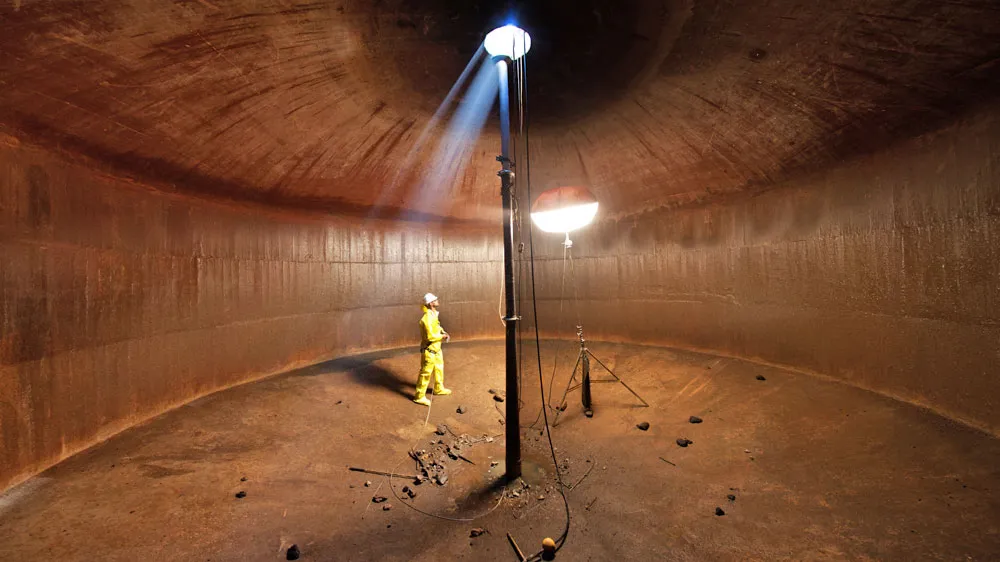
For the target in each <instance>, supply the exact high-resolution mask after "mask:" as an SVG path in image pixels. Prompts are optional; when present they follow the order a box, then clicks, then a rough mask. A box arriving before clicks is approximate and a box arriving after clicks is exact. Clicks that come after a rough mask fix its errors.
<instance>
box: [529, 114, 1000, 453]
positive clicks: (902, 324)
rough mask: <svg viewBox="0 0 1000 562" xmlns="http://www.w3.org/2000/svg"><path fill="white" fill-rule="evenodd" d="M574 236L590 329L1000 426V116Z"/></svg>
mask: <svg viewBox="0 0 1000 562" xmlns="http://www.w3.org/2000/svg"><path fill="white" fill-rule="evenodd" d="M574 239H575V242H576V245H575V247H574V249H573V251H574V253H575V255H576V256H577V257H576V259H575V260H574V262H573V264H574V266H575V267H574V268H575V271H576V277H575V279H576V290H577V291H578V294H579V307H580V314H581V318H582V321H583V322H584V324H585V326H586V328H587V332H588V334H589V335H590V336H591V337H595V338H603V339H610V340H624V341H631V342H641V343H654V344H671V345H679V346H686V347H696V348H703V349H710V350H715V351H719V352H722V353H726V354H732V355H737V356H741V357H748V358H756V359H759V360H763V361H767V362H771V363H777V364H781V365H786V366H791V367H793V368H796V369H800V370H805V371H812V372H816V373H821V374H824V375H829V376H833V377H837V378H839V379H841V380H844V381H846V382H848V383H851V384H854V385H858V386H861V387H865V388H869V389H872V390H875V391H878V392H881V393H884V394H888V395H892V396H894V397H897V398H900V399H903V400H906V401H910V402H913V403H917V404H920V405H924V406H927V407H930V408H932V409H935V410H937V411H939V412H941V413H943V414H945V415H948V416H950V417H953V418H956V419H960V420H962V421H964V422H966V423H969V424H972V425H974V426H977V427H980V428H982V429H984V430H987V431H990V432H993V433H997V432H998V431H1000V111H992V112H986V113H983V114H980V115H978V116H975V117H970V118H968V119H967V120H965V121H963V122H961V123H959V124H956V125H954V126H952V127H951V128H949V129H947V130H943V131H940V132H938V133H936V134H933V135H926V136H924V137H921V138H919V139H916V140H914V141H912V142H909V143H907V144H905V145H903V146H899V147H896V148H895V149H894V150H891V151H888V152H885V153H882V154H878V155H875V156H871V157H866V158H863V159H858V160H855V161H852V162H849V163H845V164H843V165H841V166H839V167H838V168H836V169H834V170H832V171H830V172H827V173H823V174H819V175H815V176H814V177H812V178H810V179H807V180H803V181H799V182H795V183H791V184H787V185H783V186H780V187H777V188H775V189H773V190H770V191H767V192H765V193H762V194H759V195H757V196H754V197H744V198H740V199H733V200H730V201H728V202H724V203H717V204H711V205H705V206H699V207H690V208H681V209H674V210H659V211H655V212H648V213H645V214H641V215H636V216H631V217H627V218H621V219H618V220H611V221H605V222H603V223H601V224H599V225H597V226H594V227H591V228H589V229H587V230H585V231H581V232H580V233H578V234H577V235H575V236H574ZM537 240H540V241H541V242H536V243H538V244H539V246H541V247H540V248H539V249H538V252H537V253H538V254H540V255H541V256H543V257H544V259H543V260H542V263H541V268H540V270H539V274H538V278H539V280H540V281H541V284H540V287H539V289H538V290H539V296H540V297H541V298H543V299H545V301H544V302H543V303H542V305H541V308H540V317H541V318H542V330H543V331H545V332H547V333H548V334H549V335H560V336H567V335H569V332H568V330H569V329H571V328H572V325H573V324H575V314H576V312H575V311H574V309H573V307H572V305H571V304H570V303H566V304H567V309H566V311H565V313H564V318H565V320H564V321H563V322H562V325H561V326H559V325H558V323H557V320H556V319H557V318H558V317H559V313H558V300H559V296H560V280H561V278H562V268H563V263H562V261H561V259H559V257H558V256H560V255H561V251H562V250H561V247H560V246H559V245H558V242H559V240H558V237H539V238H538V239H537ZM572 270H573V269H570V271H572ZM572 280H573V277H572V276H571V277H568V278H567V285H566V290H565V297H566V298H571V296H572V295H573V290H574V289H573V283H572Z"/></svg>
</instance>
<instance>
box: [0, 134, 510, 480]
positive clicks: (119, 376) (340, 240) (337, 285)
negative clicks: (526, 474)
mask: <svg viewBox="0 0 1000 562" xmlns="http://www.w3.org/2000/svg"><path fill="white" fill-rule="evenodd" d="M0 140H3V141H4V142H2V143H0V264H2V266H0V490H2V489H4V488H6V487H8V486H9V485H11V484H13V483H16V482H17V481H19V480H22V479H23V478H25V477H27V476H29V475H31V474H33V473H35V472H38V471H39V470H41V469H44V468H45V467H47V466H49V465H51V464H53V463H55V462H58V461H59V460H61V459H62V458H65V457H66V456H68V455H70V454H72V453H74V452H76V451H78V450H80V449H82V448H85V447H87V446H88V445H90V444H92V443H93V442H95V441H97V440H100V439H103V438H106V437H107V436H109V435H111V434H113V433H115V432H117V431H120V430H122V429H124V428H126V427H128V426H130V425H133V424H135V423H137V422H139V421H142V420H144V419H147V418H149V417H151V416H154V415H156V414H158V413H160V412H162V411H164V410H166V409H169V408H171V407H174V406H177V405H179V404H183V403H185V402H187V401H190V400H191V399H193V398H196V397H198V396H200V395H203V394H206V393H210V392H213V391H216V390H219V389H221V388H224V387H226V386H230V385H233V384H237V383H240V382H244V381H247V380H250V379H253V378H256V377H260V376H264V375H267V374H270V373H274V372H277V371H281V370H284V369H287V368H290V367H294V366H297V365H301V364H306V363H311V362H316V361H319V360H322V359H325V358H330V357H334V356H338V355H343V354H347V353H352V352H355V351H360V350H371V349H377V348H384V347H396V346H403V345H416V344H417V343H418V334H417V328H416V322H417V319H418V317H419V314H420V312H419V308H417V304H418V303H419V298H420V297H421V296H422V295H423V293H424V292H426V291H428V290H433V291H434V292H437V293H438V294H440V295H442V296H443V298H444V299H446V300H447V304H448V306H447V309H446V310H445V311H444V312H443V313H442V317H443V318H444V319H445V321H446V322H447V325H448V327H449V331H451V333H452V334H454V335H455V336H456V338H458V339H470V338H478V337H493V336H497V335H500V334H502V326H501V325H500V323H499V321H498V320H497V317H496V315H495V314H496V313H495V311H496V302H497V299H498V295H499V292H500V281H501V279H500V278H501V270H500V265H499V262H498V261H497V260H499V259H500V257H501V256H502V244H501V243H500V240H499V227H497V229H496V232H495V233H494V232H493V231H492V230H490V231H488V232H474V231H462V232H459V231H457V230H454V229H452V230H442V229H441V228H439V227H429V226H427V225H417V224H410V225H407V224H403V223H400V224H395V225H386V224H378V223H375V222H367V223H365V222H362V221H357V220H339V219H337V218H334V217H318V218H313V219H306V218H302V217H295V216H283V215H280V214H275V213H273V212H268V211H267V210H266V209H260V208H256V209H255V208H251V207H236V206H230V205H227V204H223V203H219V202H210V201H196V200H190V199H186V198H182V197H178V196H171V195H166V194H163V193H160V192H155V191H153V190H149V189H146V188H144V187H143V186H139V185H135V184H133V183H130V182H127V181H124V180H121V179H116V178H113V177H109V176H104V175H100V174H99V173H95V172H94V171H93V170H92V169H90V167H89V166H82V165H78V164H74V163H70V162H67V161H64V160H61V159H60V158H58V157H56V156H54V155H52V154H50V153H46V152H42V151H38V150H34V149H29V148H25V147H22V146H18V142H17V140H16V139H13V138H11V137H4V138H2V139H0ZM415 368H416V366H415Z"/></svg>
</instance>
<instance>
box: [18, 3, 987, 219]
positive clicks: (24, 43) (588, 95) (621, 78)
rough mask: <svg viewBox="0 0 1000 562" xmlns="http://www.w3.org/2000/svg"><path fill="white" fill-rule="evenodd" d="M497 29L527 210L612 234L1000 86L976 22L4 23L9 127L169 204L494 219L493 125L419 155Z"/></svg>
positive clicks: (901, 9)
mask: <svg viewBox="0 0 1000 562" xmlns="http://www.w3.org/2000/svg"><path fill="white" fill-rule="evenodd" d="M511 17H513V18H515V19H516V21H517V22H518V23H519V24H520V25H522V26H523V27H525V28H526V29H527V30H528V31H529V32H530V33H531V34H532V37H533V46H532V51H531V53H530V54H529V55H528V57H527V77H528V81H527V92H528V97H527V100H528V116H529V120H528V122H529V124H530V129H529V130H530V146H531V176H532V185H533V188H534V189H535V190H541V189H544V188H547V187H553V186H557V185H564V184H583V185H587V186H589V187H590V188H591V189H592V190H593V192H594V193H595V194H596V195H597V197H598V198H599V199H600V200H601V202H602V205H603V207H602V208H603V209H604V211H603V212H605V213H609V214H624V213H630V212H638V211H642V210H645V209H648V208H652V207H656V206H660V205H665V204H673V203H683V202H688V201H695V200H701V199H704V198H706V197H711V196H713V195H715V194H720V193H727V192H733V191H738V190H747V189H759V188H762V187H766V186H767V185H769V184H772V183H773V182H775V181H779V180H782V179H787V178H789V177H793V176H794V175H796V174H800V173H808V172H810V171H814V170H816V169H819V168H822V167H826V166H829V165H831V164H832V163H835V162H837V161H840V160H842V159H844V158H847V157H850V156H852V155H854V154H857V153H864V152H869V151H872V150H875V149H878V148H879V147H881V146H884V145H885V144H888V143H891V142H892V141H894V140H895V139H897V138H900V137H904V136H909V135H913V134H917V133H919V132H921V131H924V130H928V129H930V128H931V127H933V126H936V125H939V124H941V123H944V122H947V120H949V119H953V118H954V117H955V116H957V115H960V114H961V113H962V112H964V111H967V110H969V109H970V108H973V107H975V106H978V105H980V104H982V103H986V102H989V101H991V100H992V99H993V98H994V97H995V96H996V92H997V91H998V86H1000V64H998V62H1000V4H998V3H997V2H992V1H987V0H978V1H977V0H966V1H954V2H943V1H940V0H872V1H866V2H859V1H832V2H815V1H814V0H754V1H750V0H748V1H744V2H735V1H719V0H709V1H697V2H696V1H694V0H665V1H653V0H647V1H632V2H629V1H624V0H618V1H615V0H575V1H568V0H545V1H534V2H528V1H523V2H486V1H478V2H477V1H473V0H466V1H460V0H430V1H424V2H418V1H402V0H383V1H380V0H334V1H322V0H300V1H292V0H177V1H173V2H163V1H154V0H115V1H112V0H7V1H6V2H4V3H3V5H2V6H0V26H2V30H3V33H2V34H0V127H2V130H4V131H5V132H6V133H7V134H8V135H11V136H14V137H16V138H18V139H19V140H20V141H22V142H25V143H31V144H37V145H42V146H45V147H49V148H53V149H57V150H59V151H61V152H64V153H66V154H69V155H71V156H73V157H80V158H83V159H86V161H88V162H91V163H92V164H93V165H95V166H96V167H99V168H102V169H105V170H108V171H110V172H111V173H114V174H117V175H120V176H124V177H130V178H134V179H136V180H137V181H141V182H144V183H148V184H150V185H153V186H156V187H159V188H162V189H166V190H173V191H179V192H184V193H191V194H195V195H204V196H210V197H225V198H228V199H234V200H240V201H252V202H260V203H265V204H268V205H272V206H275V207H281V208H288V209H302V210H318V211H322V212H336V213H345V214H352V215H379V216H388V217H396V218H401V219H412V220H428V219H432V220H433V219H438V218H447V219H450V220H458V221H473V222H475V221H482V220H494V219H495V217H496V216H497V215H498V202H499V197H498V193H497V192H498V184H497V178H496V171H497V169H498V166H497V163H496V161H495V160H494V155H495V154H496V153H497V152H498V150H499V139H498V136H499V135H498V134H497V132H496V127H495V124H493V123H487V125H486V127H485V128H484V130H483V134H482V135H481V136H480V137H479V139H478V140H477V141H475V145H474V146H472V147H470V151H469V156H468V165H467V166H466V167H465V169H464V170H463V171H462V172H461V173H460V174H459V175H458V177H457V178H456V180H455V181H451V182H446V183H447V184H446V185H437V186H431V187H428V186H427V185H421V184H420V183H419V182H418V181H416V179H417V178H419V177H420V174H421V172H422V170H423V169H425V168H426V167H427V166H430V165H431V164H432V161H433V157H434V154H433V151H429V150H424V151H418V152H416V153H414V154H411V150H412V149H413V147H414V145H415V143H416V141H417V139H418V138H420V136H421V132H422V131H424V129H425V127H426V125H427V123H428V120H429V119H430V117H431V116H432V115H433V114H434V112H435V110H436V109H437V107H438V105H439V104H440V103H441V101H442V100H443V99H444V97H445V96H446V94H447V93H448V91H449V89H450V88H451V86H452V84H453V83H454V82H455V80H456V78H457V77H458V76H459V74H460V73H461V72H462V69H463V68H465V65H466V63H467V62H468V61H469V59H470V57H471V56H472V55H473V54H474V53H475V51H476V49H477V47H478V46H479V42H480V41H481V40H482V37H483V36H484V34H485V33H486V32H487V31H489V30H490V29H492V28H493V27H494V26H496V25H498V24H500V23H504V22H505V21H507V20H508V19H509V18H511ZM494 111H495V110H494ZM429 136H430V138H436V137H437V136H439V130H438V129H433V130H432V131H431V132H430V134H429ZM404 164H405V166H404ZM400 170H409V171H408V172H403V173H401V172H400ZM428 189H433V190H434V193H433V194H432V196H428V194H427V193H421V191H426V190H428Z"/></svg>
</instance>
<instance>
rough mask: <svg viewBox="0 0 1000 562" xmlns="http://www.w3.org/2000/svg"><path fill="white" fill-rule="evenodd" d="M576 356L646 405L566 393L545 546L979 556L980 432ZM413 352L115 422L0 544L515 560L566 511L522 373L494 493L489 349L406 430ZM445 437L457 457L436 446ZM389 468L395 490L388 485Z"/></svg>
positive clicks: (626, 359)
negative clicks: (518, 429) (515, 433)
mask: <svg viewBox="0 0 1000 562" xmlns="http://www.w3.org/2000/svg"><path fill="white" fill-rule="evenodd" d="M556 348H558V351H559V358H558V364H557V366H556V367H557V368H556V373H557V375H556V384H555V387H556V392H555V393H556V397H558V396H559V395H560V394H561V393H562V389H563V388H564V387H565V383H566V380H567V378H568V376H569V371H570V369H571V368H572V364H573V361H574V360H575V356H576V352H577V348H576V346H575V345H573V344H570V343H560V344H555V343H543V360H544V363H543V365H544V368H545V380H546V381H547V380H548V378H549V375H550V373H551V371H552V368H553V359H554V357H555V353H554V352H555V350H556ZM592 349H593V351H594V353H595V354H596V355H597V357H599V358H600V359H602V360H603V361H604V362H605V363H606V364H607V365H608V366H609V367H611V368H612V369H614V370H615V371H616V372H617V373H618V374H619V375H620V376H621V377H622V378H623V379H624V380H625V381H626V382H628V383H629V385H630V386H631V387H632V388H634V389H635V390H636V391H637V392H638V393H639V394H640V395H642V396H643V398H645V399H646V400H647V401H648V402H649V403H650V404H651V407H649V408H641V407H636V404H637V401H636V400H635V399H634V398H633V397H632V395H631V394H629V393H628V391H627V390H626V389H625V388H623V387H622V386H620V385H618V384H595V385H594V401H595V416H594V417H593V418H592V419H587V418H585V417H584V416H583V414H582V412H581V407H580V404H579V397H580V394H579V391H577V392H575V393H572V394H571V395H570V399H569V400H568V402H569V406H568V409H567V410H566V411H565V413H563V414H562V416H561V419H560V423H559V425H558V426H557V427H555V428H554V429H553V432H552V435H553V439H554V441H555V445H556V447H557V449H558V450H557V453H556V454H557V458H558V461H559V464H560V465H562V466H565V467H568V468H567V469H566V470H565V471H564V472H563V482H564V483H565V484H566V486H567V489H566V497H567V499H568V502H569V509H570V513H571V525H570V531H569V537H568V540H567V542H566V544H565V547H564V548H563V549H562V550H561V551H560V552H559V555H558V559H565V560H618V559H628V560H747V559H756V560H780V559H786V560H787V559H794V560H841V559H854V560H859V559H860V560H868V559H880V560H923V559H940V560H997V559H1000V478H998V476H1000V441H998V440H997V439H995V438H993V437H991V436H988V435H985V434H982V433H979V432H976V431H974V430H971V429H968V428H966V427H964V426H961V425H958V424H956V423H953V422H951V421H948V420H946V419H942V418H940V417H937V416H935V415H933V414H931V413H929V412H926V411H923V410H920V409H917V408H915V407H912V406H910V405H907V404H902V403H899V402H895V401H892V400H889V399H887V398H884V397H881V396H878V395H875V394H872V393H869V392H865V391H862V390H858V389H855V388H852V387H848V386H845V385H841V384H837V383H833V382H829V381H825V380H821V379H818V378H813V377H808V376H803V375H797V374H792V373H788V372H785V371H781V370H778V369H774V368H770V367H764V366H760V365H756V364H753V363H749V362H744V361H739V360H734V359H728V358H720V357H714V356H710V355H702V354H696V353H690V352H681V351H675V350H668V349H662V348H652V347H639V346H626V345H614V344H601V343H595V344H593V345H592ZM525 351H527V352H528V353H529V354H530V355H527V357H526V361H525V365H526V366H527V365H531V364H532V363H531V362H532V361H533V360H534V354H533V351H534V348H526V349H525ZM418 362H419V359H418V355H417V353H416V351H415V350H406V351H396V352H385V353H378V354H370V355H365V356H359V357H352V358H347V359H339V360H336V361H332V362H329V363H325V364H322V365H317V366H314V367H310V368H307V369H303V370H299V371H295V372H292V373H288V374H285V375H281V376H278V377H274V378H271V379H267V380H264V381H261V382H258V383H254V384H249V385H245V386H242V387H238V388H234V389H231V390H228V391H225V392H221V393H218V394H215V395H212V396H209V397H207V398H204V399H201V400H198V401H196V402H194V403H191V404H189V405H187V406H184V407H182V408H179V409H177V410H174V411H172V412H169V413H167V414H165V415H162V416H160V417H158V418H156V419H155V420H153V421H151V422H149V423H146V424H144V425H142V426H140V427H136V428H133V429H131V430H129V431H127V432H125V433H123V434H121V435H119V436H117V437H115V438H113V439H111V440H109V441H107V442H105V443H103V444H102V445H99V446H97V447H94V448H92V449H90V450H88V451H86V452H84V453H82V454H79V455H77V456H75V457H73V458H71V459H69V460H68V461H66V462H64V463H62V464H60V465H59V466H56V467H55V468H53V469H51V470H49V471H47V472H45V473H43V474H42V475H40V476H38V477H36V478H33V479H32V480H30V481H28V482H26V483H25V484H23V485H21V486H18V487H16V488H14V489H13V490H11V491H9V492H7V493H6V494H5V495H3V496H0V560H60V561H73V560H81V561H83V560H86V561H91V560H109V561H110V560H130V561H134V560H150V561H152V560H157V561H159V560H184V561H189V560H206V561H209V560H211V561H221V560H225V561H228V560H234V561H235V560H284V559H285V558H286V551H287V549H288V548H289V547H290V546H291V545H293V544H295V545H297V546H298V548H299V549H300V550H301V560H426V561H431V560H435V561H436V560H511V561H514V560H516V558H515V556H514V554H513V552H512V550H511V547H510V546H509V545H508V543H507V538H506V533H508V532H510V533H511V534H512V535H513V536H514V537H515V539H516V540H517V542H518V543H519V544H520V545H521V547H522V548H523V549H524V550H525V551H526V552H532V553H533V552H535V551H537V550H538V549H539V548H540V543H541V540H542V538H544V537H546V536H551V537H558V536H559V535H560V534H561V532H562V529H563V527H564V525H565V523H566V516H565V511H564V506H563V501H562V499H561V497H560V496H559V494H558V493H557V491H556V484H555V472H554V470H553V466H552V460H551V457H550V455H549V450H548V446H547V444H546V442H545V438H544V436H543V435H541V432H540V431H538V430H537V428H539V427H542V423H541V422H539V423H538V424H537V425H535V426H534V427H535V428H536V429H530V428H527V427H526V426H529V425H531V424H532V422H533V421H534V420H535V419H536V415H537V413H538V411H539V409H538V404H539V403H540V401H539V398H538V380H537V379H538V375H537V372H532V371H528V374H527V375H526V378H525V379H524V381H523V388H524V392H525V394H526V396H525V403H524V407H523V409H522V415H521V418H522V424H523V426H525V428H524V447H525V478H526V480H527V481H528V483H529V485H530V486H531V487H530V488H528V489H520V488H510V489H507V491H502V490H503V489H502V488H498V487H497V486H495V484H496V483H497V482H498V481H499V479H500V476H501V475H502V473H503V468H504V467H503V463H502V461H503V436H502V433H503V430H504V427H503V424H502V422H501V420H502V409H503V404H500V403H497V402H495V401H494V398H493V395H491V394H490V393H489V389H491V388H495V389H502V388H503V345H502V343H501V342H495V343H494V342H489V343H468V344H453V345H451V346H449V347H447V348H446V382H447V385H448V386H449V387H450V388H452V389H453V390H454V394H453V395H452V396H447V397H436V398H434V404H433V407H432V408H431V411H430V416H429V419H428V421H427V422H426V423H425V416H426V415H427V409H426V408H423V407H421V406H418V405H416V404H413V403H411V402H410V401H409V398H410V393H411V389H412V383H413V380H414V378H415V373H416V369H417V366H418ZM603 376H604V375H603V374H602V373H601V372H600V370H599V369H597V370H595V372H594V377H595V378H602V377H603ZM758 376H762V377H764V378H765V379H766V380H758ZM460 405H461V406H465V408H467V411H466V412H465V413H464V414H459V413H458V412H457V411H456V410H457V408H458V407H459V406H460ZM692 415H694V416H699V417H701V418H702V419H703V420H704V421H703V422H702V423H700V424H692V423H690V422H689V417H690V416H692ZM640 422H648V423H649V424H650V427H649V430H648V431H641V430H639V429H637V427H636V424H638V423H640ZM439 425H446V426H447V427H446V428H445V427H442V428H441V429H442V430H443V432H444V435H438V434H436V430H437V429H438V426H439ZM463 436H464V437H463ZM678 438H687V439H690V440H691V441H693V443H692V444H691V445H689V446H688V447H685V448H682V447H679V446H678V445H677V443H676V440H677V439H678ZM438 441H442V443H438ZM455 442H460V443H465V444H464V445H462V446H461V447H460V448H459V449H458V450H455V449H454V448H452V452H453V453H456V454H461V455H462V456H464V457H466V458H467V459H468V460H469V461H471V462H467V461H465V460H462V459H460V458H454V459H453V458H451V457H449V456H448V455H447V452H446V451H445V450H444V448H445V446H447V445H453V444H454V443H455ZM410 449H414V450H427V451H430V452H431V454H430V455H429V458H430V460H435V459H438V460H441V461H443V462H442V464H443V465H444V466H445V467H446V470H447V474H448V476H449V479H448V481H447V483H446V484H445V485H444V486H439V485H437V484H435V483H430V482H426V483H423V484H421V485H419V486H413V485H412V482H411V481H409V480H407V479H403V478H393V479H392V482H390V481H389V479H388V478H384V477H380V476H375V475H366V474H362V473H357V472H350V471H349V470H348V467H349V466H354V467H363V468H370V469H375V470H383V471H398V472H399V473H406V474H414V473H415V470H416V469H415V467H414V461H412V460H411V459H410V458H409V457H408V455H407V451H408V450H410ZM493 461H500V464H498V465H497V466H494V467H492V468H491V464H492V462H493ZM668 461H669V462H668ZM473 463H474V464H473ZM244 479H245V480H244ZM366 481H370V482H371V486H370V487H366V486H365V482H366ZM408 485H409V486H412V489H413V490H414V491H415V492H416V494H417V495H416V497H414V498H413V499H408V498H407V499H404V500H401V499H399V498H398V497H396V496H399V497H404V496H405V493H404V492H403V491H402V490H403V487H404V486H408ZM570 487H571V488H570ZM241 491H243V492H245V493H246V496H245V497H243V498H237V497H236V495H237V493H238V492H241ZM515 491H517V497H513V495H514V492H515ZM373 496H383V497H386V498H387V501H386V502H385V503H378V504H375V503H372V502H371V499H372V497H373ZM727 496H729V497H727ZM542 497H544V499H542ZM734 498H735V499H734ZM387 504H389V505H391V506H392V508H391V509H390V510H388V511H386V510H384V509H383V508H384V506H385V505H387ZM408 505H412V506H413V507H416V508H419V509H420V510H423V511H425V512H427V513H433V514H436V515H440V516H445V517H451V518H458V519H462V518H465V519H468V518H473V517H477V516H479V515H482V514H485V515H484V516H482V517H480V518H478V519H475V520H474V521H448V520H444V519H439V518H435V517H432V516H429V515H425V514H423V513H420V512H418V511H417V510H415V509H411V508H410V507H408ZM717 508H721V509H722V510H723V511H724V513H725V514H724V515H717V514H716V513H717V512H716V509H717ZM474 528H482V529H484V530H485V531H486V532H485V534H483V535H481V536H478V537H475V538H471V537H470V532H471V530H472V529H474Z"/></svg>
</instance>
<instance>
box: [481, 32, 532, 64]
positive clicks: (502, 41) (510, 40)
mask: <svg viewBox="0 0 1000 562" xmlns="http://www.w3.org/2000/svg"><path fill="white" fill-rule="evenodd" d="M483 47H485V48H486V52H487V53H489V54H490V56H493V57H501V56H502V57H510V59H511V60H517V59H519V58H521V57H523V56H524V54H525V53H527V52H528V51H529V50H531V36H530V35H528V32H526V31H525V30H523V29H521V28H520V27H517V26H516V25H505V26H503V27H498V28H496V29H494V30H493V31H491V32H489V33H487V34H486V39H484V40H483Z"/></svg>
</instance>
